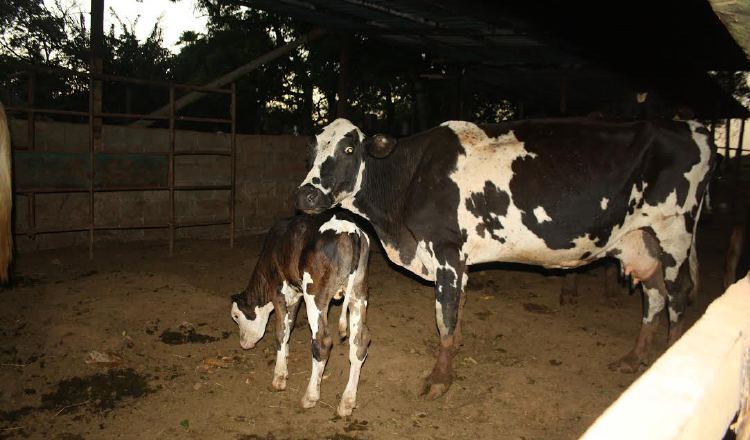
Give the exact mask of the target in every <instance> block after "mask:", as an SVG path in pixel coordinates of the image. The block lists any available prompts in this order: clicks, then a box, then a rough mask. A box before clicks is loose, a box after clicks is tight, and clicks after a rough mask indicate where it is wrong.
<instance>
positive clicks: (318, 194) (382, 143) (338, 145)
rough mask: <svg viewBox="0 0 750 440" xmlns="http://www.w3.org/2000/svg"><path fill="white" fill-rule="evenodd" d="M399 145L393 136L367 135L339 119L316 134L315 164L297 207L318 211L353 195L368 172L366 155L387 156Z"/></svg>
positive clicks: (301, 190)
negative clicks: (366, 169) (366, 171)
mask: <svg viewBox="0 0 750 440" xmlns="http://www.w3.org/2000/svg"><path fill="white" fill-rule="evenodd" d="M395 146H396V141H395V139H393V138H391V137H390V136H386V135H382V134H376V135H374V136H369V137H366V136H365V135H364V133H362V130H360V129H359V128H357V126H355V125H354V124H352V123H351V122H349V121H348V120H346V119H336V120H335V121H333V122H332V123H330V124H328V125H327V126H326V127H325V128H324V129H323V132H322V133H320V134H319V135H317V136H315V146H314V152H313V157H312V168H311V169H310V172H309V173H307V177H305V180H304V181H303V182H302V183H301V184H300V186H299V188H298V189H297V209H299V210H302V211H304V212H307V213H317V212H321V211H324V210H326V209H328V208H331V207H333V206H335V205H338V204H339V203H341V202H342V201H344V200H346V199H348V198H351V197H354V196H355V195H356V194H357V192H359V190H360V188H361V185H362V180H363V178H364V173H365V163H366V160H365V159H366V157H367V156H368V155H369V156H372V157H375V158H381V159H382V158H384V157H386V156H388V154H390V152H391V151H392V150H393V148H394V147H395Z"/></svg>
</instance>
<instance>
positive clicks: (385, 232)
mask: <svg viewBox="0 0 750 440" xmlns="http://www.w3.org/2000/svg"><path fill="white" fill-rule="evenodd" d="M424 151H425V144H424V143H423V142H420V141H419V139H418V138H414V137H411V138H407V139H403V140H400V141H399V142H398V145H397V146H396V148H395V149H394V151H393V153H391V154H390V155H389V156H388V157H386V158H384V159H376V158H373V157H370V156H366V158H365V171H364V176H363V182H362V187H361V189H360V191H359V192H358V193H357V195H356V196H355V197H354V201H353V203H352V206H350V207H348V208H349V209H351V210H352V211H355V212H357V213H359V214H361V215H362V216H364V217H365V218H367V219H368V220H369V221H370V223H371V224H372V225H373V226H374V227H375V230H376V231H377V232H378V235H380V238H381V240H383V239H385V240H386V241H398V240H399V237H400V236H401V235H402V234H403V232H404V224H405V219H404V214H405V209H404V208H405V206H406V202H407V198H408V197H409V188H410V186H411V182H412V180H413V177H414V175H415V174H416V171H417V168H418V166H419V163H420V161H421V160H422V157H423V155H424ZM344 207H347V206H344Z"/></svg>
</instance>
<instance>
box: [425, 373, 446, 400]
mask: <svg viewBox="0 0 750 440" xmlns="http://www.w3.org/2000/svg"><path fill="white" fill-rule="evenodd" d="M450 386H451V384H450V382H432V381H430V378H427V380H425V383H424V386H423V387H422V392H421V393H420V395H421V396H422V397H423V398H424V399H425V400H435V399H437V398H439V397H440V396H442V395H443V394H445V393H446V392H447V391H448V388H450Z"/></svg>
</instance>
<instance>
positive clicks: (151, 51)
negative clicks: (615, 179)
mask: <svg viewBox="0 0 750 440" xmlns="http://www.w3.org/2000/svg"><path fill="white" fill-rule="evenodd" d="M0 2H1V3H0V17H2V18H1V20H2V21H1V22H0V24H2V26H3V28H2V39H1V41H0V44H1V46H0V74H3V73H5V74H7V75H3V77H4V78H10V79H8V80H6V81H5V83H4V84H3V85H4V86H5V88H6V89H9V90H15V91H16V93H15V94H16V95H17V96H18V97H23V95H24V93H25V85H24V83H23V80H22V79H21V76H18V75H12V74H13V73H14V72H16V71H17V70H19V67H18V65H19V63H26V64H34V65H43V66H48V67H62V68H66V69H71V70H74V71H77V72H86V71H87V70H88V66H89V39H90V30H89V29H87V27H86V25H85V20H84V17H83V15H82V14H81V12H80V7H76V6H75V4H74V6H73V7H71V8H68V9H65V8H63V6H62V4H61V3H60V0H57V3H55V4H54V6H53V7H50V8H46V7H45V6H44V3H43V1H42V0H13V1H9V0H0ZM243 3H244V2H243V1H241V0H199V1H198V6H199V8H200V9H201V10H202V12H203V13H205V14H206V15H207V17H208V25H207V29H206V31H205V32H203V33H197V32H193V31H187V32H184V33H183V34H182V36H181V38H180V41H179V49H180V51H179V53H177V54H172V53H171V52H170V51H169V50H168V49H166V48H165V47H164V42H163V39H162V29H161V23H160V22H159V21H157V22H156V23H154V26H153V28H152V30H151V32H150V34H149V35H148V36H147V37H146V38H145V39H143V40H139V39H138V38H137V36H136V33H135V31H134V27H135V24H136V23H137V22H136V23H124V22H123V21H122V20H119V18H117V19H116V20H115V21H116V24H114V25H112V26H111V27H110V28H109V29H107V30H106V32H105V36H104V51H103V58H104V59H103V64H104V72H105V73H109V74H114V75H120V76H127V77H134V78H145V79H152V80H164V81H173V82H177V83H188V84H199V85H200V84H205V83H208V82H210V81H211V80H213V79H215V78H217V77H219V76H221V75H224V74H226V73H228V72H229V71H231V70H234V69H235V68H237V67H240V66H242V65H244V64H246V63H248V62H250V61H251V60H253V59H255V58H257V57H258V56H260V55H262V54H264V53H266V52H268V51H270V50H272V49H274V48H276V47H278V46H280V45H283V44H286V43H288V42H290V41H292V40H294V39H296V38H299V37H301V36H302V35H304V34H305V33H307V32H309V31H310V30H311V27H310V25H308V24H306V23H300V22H297V21H295V20H292V19H290V18H288V17H284V16H278V15H276V14H272V13H268V12H265V11H262V10H257V9H252V8H249V7H247V6H245V5H244V4H243ZM347 38H348V39H349V41H350V44H351V51H350V53H351V57H350V60H351V62H350V77H351V83H350V84H349V88H348V90H349V95H350V103H351V110H350V115H349V117H350V118H351V119H353V120H355V121H357V122H358V123H359V124H361V125H363V126H364V127H365V129H367V130H368V131H375V130H377V131H388V132H391V133H396V134H405V133H406V132H408V131H413V130H414V129H417V128H419V127H420V126H425V125H427V126H429V125H432V124H435V123H438V122H441V121H442V120H445V119H449V118H456V117H457V116H458V114H457V104H456V103H457V89H456V85H457V84H458V79H457V78H458V74H457V72H458V71H459V70H458V67H457V66H447V65H445V64H443V63H441V62H437V61H435V60H434V59H432V57H431V56H430V55H429V54H424V53H420V52H419V51H416V50H404V48H398V49H396V48H394V47H390V46H388V45H387V44H384V42H383V41H381V40H374V39H370V38H367V37H365V36H360V35H341V34H336V33H328V34H327V35H325V36H324V37H322V38H320V39H318V40H316V41H314V42H312V43H310V44H308V45H306V46H305V47H300V48H298V49H297V50H294V51H291V52H289V53H287V54H286V55H284V56H282V57H280V58H277V59H275V60H273V61H271V62H268V63H266V64H264V65H262V66H260V67H259V68H258V69H256V70H254V71H252V72H250V73H249V74H247V75H245V76H244V77H242V78H241V79H239V80H238V81H237V85H236V87H237V103H238V106H237V107H238V108H237V116H238V121H239V128H240V130H241V131H244V132H256V133H279V132H298V133H312V132H314V131H315V130H316V129H317V128H319V127H320V126H321V125H323V124H325V123H327V122H329V121H330V120H332V119H333V118H334V117H335V115H336V106H337V99H338V96H337V92H338V88H339V71H340V62H339V61H340V55H341V50H342V42H343V41H344V40H346V39H347ZM425 74H429V75H431V76H430V77H431V78H433V79H427V78H426V75H425ZM434 78H438V79H434ZM440 78H442V79H440ZM85 82H86V80H85V78H76V77H55V76H54V75H51V76H48V77H45V78H44V80H42V79H41V78H37V96H39V97H43V98H44V99H38V100H37V102H36V104H37V105H46V106H52V107H59V108H78V109H85V108H87V100H88V92H87V85H86V84H85ZM4 99H7V97H4ZM167 100H168V94H167V90H166V89H165V88H158V87H143V86H132V85H123V84H121V83H110V82H106V83H105V89H104V106H105V111H111V112H136V113H148V112H151V111H154V110H156V109H158V108H160V107H162V106H164V105H165V104H166V103H167ZM42 101H45V102H44V103H42ZM470 101H471V103H472V108H471V109H469V110H468V111H467V112H465V116H466V117H469V118H472V116H476V117H479V118H481V119H486V120H491V119H492V118H493V117H495V118H496V117H502V116H503V115H505V114H506V113H507V112H508V111H509V109H511V108H510V107H509V106H508V105H506V104H505V103H502V102H500V103H498V102H494V100H492V99H487V98H486V97H485V98H482V97H481V96H479V97H477V98H475V99H472V100H470ZM474 109H476V114H474ZM227 111H228V99H227V98H226V96H211V95H208V97H205V98H202V99H201V100H200V101H198V102H196V103H194V104H192V105H190V106H189V107H188V108H186V109H184V110H182V111H181V114H192V115H201V116H212V117H227V116H228V113H227ZM122 122H124V121H122ZM192 128H204V129H206V128H207V129H211V130H221V129H226V126H222V125H220V124H217V125H215V126H214V125H212V126H205V125H203V126H200V127H198V126H193V127H192Z"/></svg>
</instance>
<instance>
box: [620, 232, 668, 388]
mask: <svg viewBox="0 0 750 440" xmlns="http://www.w3.org/2000/svg"><path fill="white" fill-rule="evenodd" d="M618 251H619V255H618V258H619V259H620V260H621V261H622V264H623V267H624V271H625V274H626V275H630V276H632V277H633V278H634V279H636V280H640V281H641V282H642V284H643V322H642V323H641V330H640V332H639V334H638V338H637V339H636V342H635V346H634V347H633V349H632V350H631V351H630V352H629V353H628V354H626V355H625V356H624V357H623V358H622V359H620V360H619V361H617V362H614V363H612V364H610V365H609V367H610V369H613V370H619V371H622V372H629V373H632V372H636V371H638V369H640V368H641V367H642V366H643V365H645V364H646V363H647V362H648V352H649V349H650V348H651V345H652V343H653V340H654V336H655V335H656V332H657V331H658V330H659V326H660V321H661V315H663V311H664V307H665V304H666V298H667V288H666V286H665V284H664V269H663V266H662V263H661V260H660V253H661V252H660V247H659V244H658V242H657V241H656V238H655V237H654V236H653V235H651V234H650V233H647V232H644V231H640V230H639V231H633V232H631V233H629V234H627V235H626V236H625V237H624V238H623V240H622V242H621V243H620V245H619V248H618Z"/></svg>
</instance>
